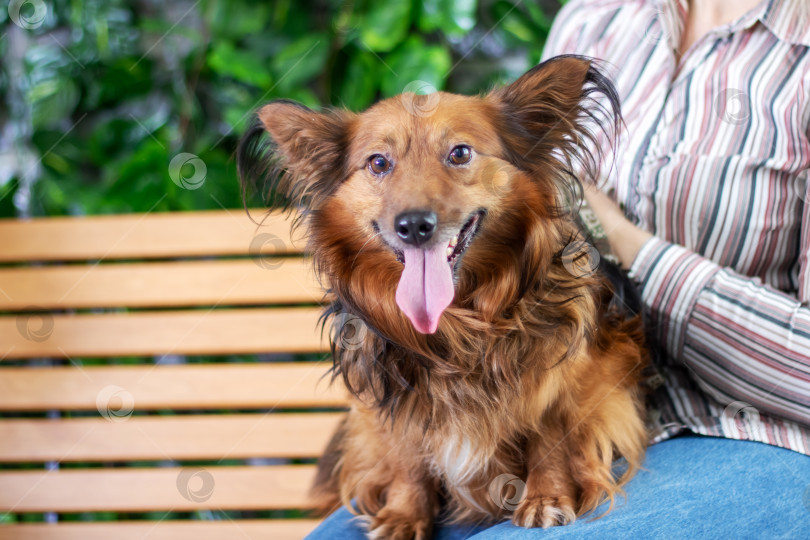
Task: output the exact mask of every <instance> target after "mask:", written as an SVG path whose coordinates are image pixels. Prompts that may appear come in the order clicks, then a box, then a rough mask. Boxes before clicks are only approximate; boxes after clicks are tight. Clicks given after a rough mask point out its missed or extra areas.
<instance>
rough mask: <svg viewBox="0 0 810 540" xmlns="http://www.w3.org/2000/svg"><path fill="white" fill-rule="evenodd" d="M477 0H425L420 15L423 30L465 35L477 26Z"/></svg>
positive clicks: (420, 26)
mask: <svg viewBox="0 0 810 540" xmlns="http://www.w3.org/2000/svg"><path fill="white" fill-rule="evenodd" d="M477 4H478V2H477V0H424V1H423V2H422V13H420V15H419V29H420V30H422V31H423V32H432V31H434V30H441V31H442V32H444V33H445V34H447V35H450V36H463V35H465V34H466V33H467V32H469V31H470V30H472V29H473V27H474V26H475V20H476V18H475V13H476V7H477Z"/></svg>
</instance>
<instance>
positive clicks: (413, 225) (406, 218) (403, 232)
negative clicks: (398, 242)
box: [394, 210, 437, 246]
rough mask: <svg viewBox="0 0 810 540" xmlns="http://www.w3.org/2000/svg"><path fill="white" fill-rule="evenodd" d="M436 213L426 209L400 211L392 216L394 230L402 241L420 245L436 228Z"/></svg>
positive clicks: (428, 238)
mask: <svg viewBox="0 0 810 540" xmlns="http://www.w3.org/2000/svg"><path fill="white" fill-rule="evenodd" d="M436 221H437V218H436V213H435V212H430V211H427V210H413V211H410V212H402V213H401V214H400V215H398V216H397V217H396V218H394V230H395V231H397V236H399V237H400V238H402V241H403V242H405V243H406V244H411V245H412V246H421V245H422V244H424V243H425V242H427V241H428V240H430V238H431V236H433V232H434V231H435V230H436Z"/></svg>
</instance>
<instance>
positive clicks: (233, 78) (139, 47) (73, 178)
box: [0, 0, 565, 217]
mask: <svg viewBox="0 0 810 540" xmlns="http://www.w3.org/2000/svg"><path fill="white" fill-rule="evenodd" d="M4 3H5V4H7V8H8V9H2V10H0V217H13V216H18V217H29V216H43V215H84V214H108V213H124V212H147V211H170V210H194V209H218V208H234V207H241V206H242V200H241V191H240V188H239V186H238V182H237V179H236V167H235V164H234V160H233V153H234V149H235V147H236V143H237V141H238V138H239V136H240V134H241V133H242V132H243V131H244V129H245V126H246V123H247V122H248V120H249V118H250V115H251V113H252V111H253V110H254V109H255V108H256V107H257V106H258V105H260V104H262V103H264V102H266V101H268V100H271V99H274V98H280V97H284V98H290V99H294V100H297V101H300V102H302V103H304V104H306V105H308V106H310V107H314V108H320V107H324V106H334V107H346V108H348V109H352V110H361V109H364V108H365V107H367V106H368V105H369V104H371V103H372V102H374V101H375V100H378V99H380V98H385V97H389V96H392V95H396V94H398V93H400V92H402V91H403V90H404V89H406V87H408V89H409V90H413V89H416V90H418V91H419V92H422V93H427V92H429V91H431V90H433V89H434V88H435V89H439V90H449V91H452V92H459V93H478V92H483V91H486V90H488V89H489V88H491V87H492V86H493V85H496V84H500V83H503V82H507V81H510V80H512V79H514V78H515V77H517V76H518V75H520V74H521V73H522V72H523V71H525V70H526V69H528V68H529V67H531V66H532V65H533V64H535V63H536V62H537V61H538V59H539V58H540V54H541V51H542V49H543V45H544V43H545V39H546V36H547V34H548V30H549V27H550V24H551V21H552V19H553V17H554V15H555V13H556V12H557V10H558V9H559V7H560V5H561V4H564V3H565V0H533V1H522V2H521V1H515V2H512V1H508V0H478V1H477V0H426V1H415V0H414V1H409V0H405V1H400V0H391V1H383V2H381V1H376V0H375V1H371V0H358V1H355V2H352V1H346V2H341V1H337V0H278V1H257V0H231V1H224V0H221V1H217V0H196V1H192V0H172V1H171V2H166V1H158V0H130V1H124V0H10V1H8V2H4ZM4 7H5V6H4ZM409 85H410V86H409ZM180 155H182V156H183V157H180V158H178V156H180ZM170 164H171V166H170ZM201 173H202V174H201ZM187 179H195V181H194V182H187V181H185V180H187ZM200 179H201V180H200ZM250 203H251V204H258V203H259V201H251V202H250Z"/></svg>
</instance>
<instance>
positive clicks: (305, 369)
mask: <svg viewBox="0 0 810 540" xmlns="http://www.w3.org/2000/svg"><path fill="white" fill-rule="evenodd" d="M328 369H329V364H328V363H326V362H298V363H266V364H264V363H263V364H198V365H195V364H187V365H157V366H154V365H139V366H92V367H83V368H79V367H73V366H68V367H44V368H28V367H6V368H2V369H0V410H1V411H44V410H54V409H57V410H98V409H99V402H100V403H101V409H102V411H106V410H107V404H109V407H110V410H112V411H115V410H122V414H125V413H126V412H127V411H128V410H130V409H132V408H133V407H134V410H136V411H138V410H150V409H207V408H234V409H239V408H242V409H252V408H263V409H264V408H304V407H343V406H345V405H346V402H347V400H346V396H345V394H344V390H342V389H340V388H339V386H338V385H337V384H335V385H332V386H330V385H329V378H328V377H323V375H324V374H325V373H326V372H327V370H328ZM119 416H120V415H119Z"/></svg>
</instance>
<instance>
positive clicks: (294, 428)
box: [0, 413, 343, 462]
mask: <svg viewBox="0 0 810 540" xmlns="http://www.w3.org/2000/svg"><path fill="white" fill-rule="evenodd" d="M342 417H343V413H305V414H301V413H294V414H221V415H220V414H216V415H181V416H148V417H144V416H133V417H130V418H127V419H126V421H120V422H111V421H109V420H107V419H105V418H80V419H61V420H50V419H48V420H17V419H5V420H1V419H0V462H42V461H139V460H144V461H153V460H154V461H159V460H165V459H172V460H219V459H245V458H316V457H319V456H320V454H321V453H322V452H323V449H324V448H326V444H327V443H328V442H329V438H330V437H331V435H332V433H333V432H334V431H335V429H336V427H337V424H338V422H339V421H340V419H341V418H342Z"/></svg>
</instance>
